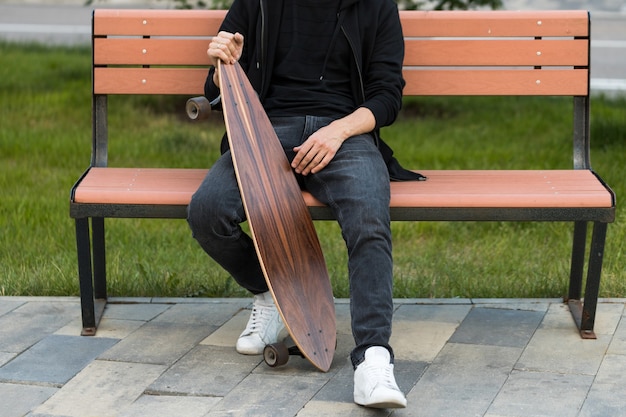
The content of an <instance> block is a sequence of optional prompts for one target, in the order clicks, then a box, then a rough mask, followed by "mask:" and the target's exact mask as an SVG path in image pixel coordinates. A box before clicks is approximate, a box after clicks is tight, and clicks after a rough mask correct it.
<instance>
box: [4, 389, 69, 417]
mask: <svg viewBox="0 0 626 417" xmlns="http://www.w3.org/2000/svg"><path fill="white" fill-rule="evenodd" d="M57 390H58V388H52V387H42V386H33V385H22V384H20V385H17V384H2V383H0V398H2V402H1V404H2V405H0V417H22V416H23V415H25V414H26V413H28V412H29V411H30V410H32V409H33V408H35V407H37V406H38V405H39V404H41V403H43V402H44V401H46V400H47V399H48V398H50V397H51V396H52V395H53V394H54V393H55V392H57Z"/></svg>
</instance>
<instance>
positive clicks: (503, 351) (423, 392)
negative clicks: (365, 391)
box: [394, 343, 522, 417]
mask: <svg viewBox="0 0 626 417" xmlns="http://www.w3.org/2000/svg"><path fill="white" fill-rule="evenodd" d="M521 351H522V350H521V349H520V348H515V347H506V346H489V345H469V344H455V343H448V344H447V345H446V347H445V348H444V349H443V350H442V351H441V353H440V354H439V355H438V356H437V358H436V359H435V361H434V362H433V363H432V364H431V365H430V366H429V367H428V368H427V369H426V371H425V372H424V374H423V375H422V377H421V378H420V380H419V381H418V382H417V384H416V385H415V386H414V387H413V389H412V390H411V391H410V392H409V393H408V395H407V400H408V402H409V404H410V406H409V407H408V408H407V409H405V410H402V411H401V412H394V416H395V415H396V413H397V415H399V416H419V417H431V416H441V417H449V416H458V415H462V416H475V415H478V416H482V415H483V414H484V413H485V411H486V410H487V408H488V407H489V405H490V404H491V402H492V401H493V399H494V398H495V396H496V395H497V394H498V392H499V391H500V389H501V388H502V386H503V385H504V383H505V382H506V379H507V377H508V375H509V373H510V372H511V370H512V369H513V364H514V363H515V362H516V361H517V359H518V358H519V356H520V353H521Z"/></svg>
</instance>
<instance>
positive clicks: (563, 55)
mask: <svg viewBox="0 0 626 417" xmlns="http://www.w3.org/2000/svg"><path fill="white" fill-rule="evenodd" d="M405 45H406V48H405V57H404V65H405V66H406V65H408V66H447V65H456V66H483V65H484V66H508V65H511V66H520V65H521V66H546V65H550V66H587V65H589V62H588V59H587V49H588V47H589V41H588V40H586V39H576V40H566V41H564V40H437V41H433V40H407V41H406V42H405Z"/></svg>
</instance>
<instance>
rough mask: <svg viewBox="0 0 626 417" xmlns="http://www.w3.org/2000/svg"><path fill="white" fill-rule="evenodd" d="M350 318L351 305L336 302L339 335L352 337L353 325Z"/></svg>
mask: <svg viewBox="0 0 626 417" xmlns="http://www.w3.org/2000/svg"><path fill="white" fill-rule="evenodd" d="M350 318H351V316H350V304H349V303H337V302H335V319H336V322H337V333H338V334H346V335H350V336H352V324H351V320H350Z"/></svg>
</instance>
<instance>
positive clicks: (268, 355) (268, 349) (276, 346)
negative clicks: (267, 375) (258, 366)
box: [263, 342, 289, 368]
mask: <svg viewBox="0 0 626 417" xmlns="http://www.w3.org/2000/svg"><path fill="white" fill-rule="evenodd" d="M263 360H264V361H265V363H266V364H267V365H268V366H270V367H272V368H275V367H277V366H282V365H284V364H286V363H287V361H289V349H288V348H287V345H285V344H284V343H280V342H278V343H272V344H269V345H267V346H265V348H264V349H263Z"/></svg>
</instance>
